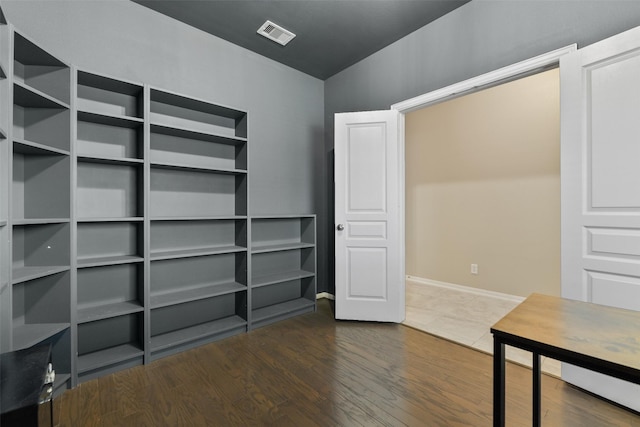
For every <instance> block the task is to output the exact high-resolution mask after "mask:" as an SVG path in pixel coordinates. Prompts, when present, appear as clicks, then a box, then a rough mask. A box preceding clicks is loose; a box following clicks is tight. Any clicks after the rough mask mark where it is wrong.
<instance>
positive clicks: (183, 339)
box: [151, 315, 247, 353]
mask: <svg viewBox="0 0 640 427" xmlns="http://www.w3.org/2000/svg"><path fill="white" fill-rule="evenodd" d="M246 325H247V321H246V320H244V319H243V318H242V317H240V316H236V315H233V316H228V317H225V318H222V319H217V320H214V321H211V322H206V323H201V324H198V325H194V326H191V327H187V328H183V329H179V330H176V331H171V332H167V333H164V334H159V335H155V336H152V337H151V352H152V353H154V352H159V351H162V350H166V349H168V348H172V347H178V346H181V345H184V344H188V343H190V342H193V341H197V340H201V339H203V338H210V337H214V336H216V335H222V334H224V333H225V332H236V331H239V330H243V329H244V328H246Z"/></svg>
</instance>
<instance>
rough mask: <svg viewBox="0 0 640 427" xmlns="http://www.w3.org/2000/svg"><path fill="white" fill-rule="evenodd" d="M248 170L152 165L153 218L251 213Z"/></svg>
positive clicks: (150, 199) (150, 207) (151, 194)
mask: <svg viewBox="0 0 640 427" xmlns="http://www.w3.org/2000/svg"><path fill="white" fill-rule="evenodd" d="M246 178H247V177H246V174H240V175H236V174H225V173H211V172H203V171H193V170H181V169H177V170H176V169H165V168H152V169H151V193H150V195H149V210H150V214H151V219H157V218H162V217H164V218H172V217H173V218H180V217H181V218H195V217H199V218H202V217H217V216H218V217H219V216H236V215H246V214H247V179H246Z"/></svg>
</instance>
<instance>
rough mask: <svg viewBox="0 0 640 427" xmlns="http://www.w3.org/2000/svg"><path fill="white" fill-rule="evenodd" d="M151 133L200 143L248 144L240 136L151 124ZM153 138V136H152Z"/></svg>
mask: <svg viewBox="0 0 640 427" xmlns="http://www.w3.org/2000/svg"><path fill="white" fill-rule="evenodd" d="M151 133H152V134H160V135H167V136H172V137H176V138H183V139H195V140H199V141H206V142H214V143H216V144H225V145H234V146H235V145H242V144H246V143H247V138H244V137H240V136H225V135H219V134H216V133H208V132H202V131H196V130H191V129H188V128H183V127H179V126H167V125H162V124H158V123H152V124H151ZM152 137H153V136H152Z"/></svg>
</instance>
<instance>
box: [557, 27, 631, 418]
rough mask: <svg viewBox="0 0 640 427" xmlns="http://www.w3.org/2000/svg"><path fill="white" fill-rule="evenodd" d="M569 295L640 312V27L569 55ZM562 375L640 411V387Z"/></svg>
mask: <svg viewBox="0 0 640 427" xmlns="http://www.w3.org/2000/svg"><path fill="white" fill-rule="evenodd" d="M560 74H561V101H562V102H561V117H562V143H561V150H562V152H561V174H562V177H561V178H562V179H561V181H562V184H561V185H562V295H563V296H564V297H566V298H572V299H577V300H582V301H589V302H593V303H596V304H604V305H609V306H615V307H621V308H626V309H631V310H640V120H638V117H640V78H639V77H638V76H640V28H637V29H634V30H630V31H627V32H625V33H622V34H619V35H617V36H614V37H612V38H610V39H607V40H604V41H602V42H599V43H596V44H594V45H591V46H588V47H586V48H584V49H580V50H578V51H576V52H574V53H570V54H568V55H566V56H565V57H563V58H562V59H561V61H560ZM562 377H563V379H565V380H566V381H568V382H570V383H573V384H575V385H577V386H579V387H582V388H584V389H587V390H589V391H591V392H593V393H596V394H599V395H601V396H603V397H605V398H607V399H611V400H613V401H616V402H618V403H620V404H622V405H625V406H627V407H630V408H632V409H635V410H636V411H640V386H637V385H634V384H631V383H628V382H625V381H621V380H617V379H613V378H611V377H607V376H604V375H601V374H595V373H593V372H590V371H586V370H584V369H581V368H577V367H575V366H571V365H567V364H563V366H562Z"/></svg>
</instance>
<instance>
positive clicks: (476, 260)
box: [406, 69, 560, 296]
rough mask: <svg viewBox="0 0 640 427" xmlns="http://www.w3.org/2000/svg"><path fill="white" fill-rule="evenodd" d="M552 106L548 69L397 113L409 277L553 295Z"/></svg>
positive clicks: (556, 178) (556, 234)
mask: <svg viewBox="0 0 640 427" xmlns="http://www.w3.org/2000/svg"><path fill="white" fill-rule="evenodd" d="M559 107H560V105H559V75H558V70H557V69H556V70H551V71H547V72H545V73H541V74H537V75H534V76H531V77H527V78H525V79H520V80H517V81H514V82H510V83H507V84H504V85H501V86H497V87H494V88H491V89H487V90H484V91H481V92H477V93H474V94H471V95H468V96H464V97H461V98H457V99H454V100H451V101H447V102H444V103H440V104H437V105H434V106H431V107H428V108H425V109H422V110H419V111H416V112H413V113H410V114H408V115H407V116H406V271H407V274H408V275H411V276H416V277H421V278H425V279H432V280H437V281H442V282H448V283H454V284H459V285H465V286H471V287H476V288H482V289H487V290H491V291H497V292H503V293H508V294H512V295H520V296H527V295H529V294H530V293H532V292H541V293H546V294H551V295H559V294H560V123H559V120H560V111H559ZM472 263H473V264H478V267H479V274H478V275H472V274H471V273H470V267H471V264H472Z"/></svg>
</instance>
